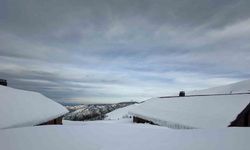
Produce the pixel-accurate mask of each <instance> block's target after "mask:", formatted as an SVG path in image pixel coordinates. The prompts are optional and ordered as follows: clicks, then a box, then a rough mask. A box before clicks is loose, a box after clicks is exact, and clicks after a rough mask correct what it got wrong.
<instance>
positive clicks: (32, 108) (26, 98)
mask: <svg viewBox="0 0 250 150" xmlns="http://www.w3.org/2000/svg"><path fill="white" fill-rule="evenodd" d="M0 93H1V94H0V100H1V105H0V129H1V128H12V127H23V126H33V125H37V124H40V123H44V122H47V121H49V120H51V119H54V118H57V117H59V116H62V115H64V114H65V113H67V112H68V110H67V109H66V108H65V107H63V106H62V105H60V104H58V103H56V102H54V101H53V100H51V99H49V98H47V97H45V96H43V95H42V94H40V93H36V92H31V91H24V90H19V89H14V88H10V87H5V86H1V85H0Z"/></svg>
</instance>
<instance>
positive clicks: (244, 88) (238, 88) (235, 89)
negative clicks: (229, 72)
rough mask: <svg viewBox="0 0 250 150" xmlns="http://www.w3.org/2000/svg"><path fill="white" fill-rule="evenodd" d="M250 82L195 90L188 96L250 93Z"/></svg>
mask: <svg viewBox="0 0 250 150" xmlns="http://www.w3.org/2000/svg"><path fill="white" fill-rule="evenodd" d="M249 92H250V80H243V81H240V82H237V83H232V84H228V85H223V86H218V87H213V88H208V89H204V90H195V91H190V92H187V93H186V94H187V95H196V94H198V95H202V94H231V93H249Z"/></svg>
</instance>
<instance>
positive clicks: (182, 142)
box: [0, 123, 250, 150]
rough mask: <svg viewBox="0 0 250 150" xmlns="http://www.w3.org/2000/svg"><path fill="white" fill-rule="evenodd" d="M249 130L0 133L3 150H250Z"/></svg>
mask: <svg viewBox="0 0 250 150" xmlns="http://www.w3.org/2000/svg"><path fill="white" fill-rule="evenodd" d="M249 138H250V128H224V129H213V130H207V129H203V130H200V129H195V130H181V131H180V130H169V129H168V128H164V127H157V126H151V125H135V124H102V125H101V124H95V123H91V124H87V125H84V126H70V125H69V126H44V127H41V126H40V127H26V128H17V129H10V130H2V131H0V145H1V149H4V150H17V149H18V150H28V149H32V150H45V149H46V150H56V149H58V150H69V149H74V150H94V149H100V150H161V149H168V150H235V149H237V150H247V149H248V148H249V147H250V142H249Z"/></svg>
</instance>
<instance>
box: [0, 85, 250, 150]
mask: <svg viewBox="0 0 250 150" xmlns="http://www.w3.org/2000/svg"><path fill="white" fill-rule="evenodd" d="M248 84H249V83H247V84H245V83H243V82H242V83H240V84H235V85H230V88H228V87H229V86H224V87H220V88H218V89H219V90H220V91H219V93H221V92H224V93H227V92H228V91H229V92H231V91H233V92H235V91H237V92H239V91H240V92H241V91H248V89H249V88H248ZM241 86H243V87H244V88H241ZM0 90H1V92H3V93H5V94H2V95H0V96H1V97H0V99H1V100H3V101H4V103H5V104H6V105H7V106H8V108H11V109H13V108H15V109H14V111H13V110H11V109H7V108H5V106H4V105H0V119H2V120H4V121H6V122H7V123H5V122H2V120H1V122H0V149H3V150H45V149H46V150H57V149H58V150H69V149H72V150H235V149H237V150H248V149H249V147H250V142H249V138H250V128H249V127H244V128H226V125H227V124H228V123H230V121H232V120H233V119H234V118H235V117H236V116H237V114H238V111H240V110H242V109H243V108H244V107H245V106H246V105H247V104H248V103H249V102H250V95H228V96H209V97H204V96H203V97H202V100H201V99H199V97H183V98H171V99H169V98H168V99H164V98H153V99H150V100H148V101H145V102H144V103H141V104H135V105H130V106H127V107H124V108H120V109H117V110H115V111H113V112H110V113H108V114H107V116H106V118H105V120H100V121H84V122H82V121H68V120H63V125H61V126H52V125H50V126H36V127H23V126H26V125H27V126H32V125H34V124H37V122H39V121H41V120H43V119H48V116H47V115H49V116H53V115H52V114H54V115H55V114H56V112H57V113H58V112H60V113H58V114H61V113H65V108H61V106H60V105H58V104H57V103H55V102H53V101H51V100H49V99H47V98H46V97H44V96H42V95H41V94H38V93H34V92H28V91H21V90H16V89H9V88H6V87H1V86H0ZM211 91H212V90H208V92H211ZM204 93H205V92H204ZM217 93H218V92H217ZM201 94H202V93H201ZM205 94H207V93H205ZM213 94H214V93H213ZM13 99H14V101H12V100H13ZM7 100H8V101H7ZM21 102H25V103H27V105H26V104H25V105H26V106H25V105H24V104H21ZM15 105H20V106H15ZM48 105H49V106H48ZM27 106H28V107H27ZM30 107H31V108H30ZM45 107H46V109H45ZM44 109H45V110H46V111H44ZM53 110H54V111H55V112H53ZM22 111H23V112H22ZM129 112H132V114H137V115H141V117H147V118H146V119H149V120H150V119H155V120H154V121H156V123H158V124H160V123H163V125H167V126H168V127H178V128H180V127H182V128H199V127H204V128H206V127H208V126H209V127H213V128H212V129H192V130H172V129H170V128H166V127H162V126H156V125H150V124H136V123H133V122H132V118H130V117H131V116H130V114H129ZM163 112H164V113H163ZM12 113H13V114H12ZM17 113H19V114H17ZM46 113H47V114H46ZM4 116H5V117H4ZM54 117H55V116H54ZM169 117H170V118H169ZM169 120H172V121H173V122H169ZM157 121H158V122H157ZM1 125H2V128H3V127H4V128H6V127H13V126H15V127H19V128H11V129H1ZM10 125H11V126H10Z"/></svg>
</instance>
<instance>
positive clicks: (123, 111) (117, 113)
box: [105, 104, 138, 120]
mask: <svg viewBox="0 0 250 150" xmlns="http://www.w3.org/2000/svg"><path fill="white" fill-rule="evenodd" d="M137 105H138V104H133V105H129V106H126V107H123V108H119V109H116V110H114V111H112V112H110V113H107V114H106V117H105V120H119V119H124V118H131V117H132V116H131V115H130V114H129V111H130V110H131V109H133V108H135V107H136V106H137Z"/></svg>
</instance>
